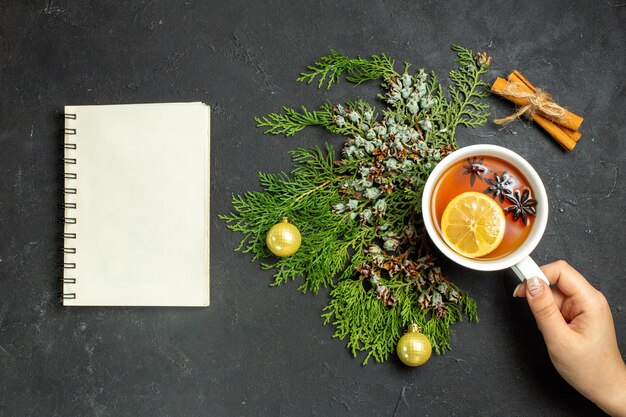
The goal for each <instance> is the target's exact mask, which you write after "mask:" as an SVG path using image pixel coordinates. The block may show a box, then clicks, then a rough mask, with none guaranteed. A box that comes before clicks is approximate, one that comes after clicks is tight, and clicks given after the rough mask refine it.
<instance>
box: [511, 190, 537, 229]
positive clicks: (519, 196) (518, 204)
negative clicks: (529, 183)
mask: <svg viewBox="0 0 626 417" xmlns="http://www.w3.org/2000/svg"><path fill="white" fill-rule="evenodd" d="M506 199H507V200H509V201H510V202H511V203H512V204H513V205H512V206H509V207H507V208H505V209H504V212H505V213H513V220H517V219H519V218H520V217H521V218H522V221H523V222H524V224H528V216H536V215H537V209H536V207H537V200H535V199H532V198H530V190H529V189H528V188H524V192H523V193H520V192H519V190H515V192H514V193H513V194H512V195H507V196H506Z"/></svg>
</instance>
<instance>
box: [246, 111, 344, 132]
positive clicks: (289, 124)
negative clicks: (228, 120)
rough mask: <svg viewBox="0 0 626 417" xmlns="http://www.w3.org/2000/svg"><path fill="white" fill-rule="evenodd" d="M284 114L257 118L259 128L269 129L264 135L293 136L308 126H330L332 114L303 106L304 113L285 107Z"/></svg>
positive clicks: (272, 114)
mask: <svg viewBox="0 0 626 417" xmlns="http://www.w3.org/2000/svg"><path fill="white" fill-rule="evenodd" d="M282 109H283V111H284V114H279V113H270V114H268V115H267V116H264V117H255V118H254V120H255V122H256V125H257V127H267V129H266V130H265V131H264V132H263V133H268V134H272V135H285V136H293V135H295V134H296V133H297V132H299V131H301V130H302V129H304V128H305V127H307V126H330V125H331V124H332V122H333V119H332V114H331V113H330V112H329V111H328V110H326V109H323V108H322V110H320V111H313V112H311V111H308V110H307V109H306V108H305V107H304V106H302V112H301V113H299V112H298V111H297V110H294V109H292V108H289V107H286V106H283V108H282Z"/></svg>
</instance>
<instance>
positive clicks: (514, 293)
mask: <svg viewBox="0 0 626 417" xmlns="http://www.w3.org/2000/svg"><path fill="white" fill-rule="evenodd" d="M521 286H522V284H517V287H515V289H514V290H513V297H517V290H519V288H520V287H521Z"/></svg>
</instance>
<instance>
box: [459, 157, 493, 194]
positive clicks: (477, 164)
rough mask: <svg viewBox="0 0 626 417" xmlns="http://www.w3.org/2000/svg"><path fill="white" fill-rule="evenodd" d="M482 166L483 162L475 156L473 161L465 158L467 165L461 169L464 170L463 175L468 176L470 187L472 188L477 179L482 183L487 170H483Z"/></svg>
mask: <svg viewBox="0 0 626 417" xmlns="http://www.w3.org/2000/svg"><path fill="white" fill-rule="evenodd" d="M482 164H483V160H482V159H478V157H477V156H475V157H474V158H473V159H470V158H467V165H463V168H465V171H464V172H463V174H465V175H469V176H470V185H471V186H472V187H473V186H474V181H476V178H479V179H480V180H481V181H482V180H483V174H486V173H487V172H488V171H487V168H485V167H484V166H483V165H482Z"/></svg>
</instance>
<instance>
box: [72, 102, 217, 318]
mask: <svg viewBox="0 0 626 417" xmlns="http://www.w3.org/2000/svg"><path fill="white" fill-rule="evenodd" d="M65 113H66V114H76V119H66V123H65V127H66V129H67V128H69V129H75V130H76V134H75V135H69V134H66V135H65V141H66V143H76V149H75V150H72V149H66V151H65V152H66V154H65V156H66V158H67V157H70V158H75V159H76V164H75V165H69V164H66V165H65V167H66V172H75V173H76V174H77V178H76V179H67V178H66V180H65V186H66V187H70V188H75V189H76V194H74V195H72V194H66V199H65V201H66V202H68V201H69V202H75V203H76V208H75V209H68V208H66V209H65V216H66V217H71V218H75V219H76V224H66V225H65V232H66V233H68V232H69V233H75V234H76V238H75V239H67V238H66V239H64V247H66V248H67V247H71V248H76V253H75V254H71V253H65V254H64V262H65V263H70V264H71V263H74V264H75V269H64V277H65V278H75V279H76V283H73V284H72V283H65V284H64V288H63V292H64V293H65V294H75V298H74V299H71V298H69V299H64V305H82V306H88V305H100V306H114V305H119V306H207V305H209V207H210V206H209V175H210V167H209V152H210V143H209V134H210V109H209V107H208V106H206V105H204V104H202V103H164V104H133V105H105V106H66V107H65ZM66 281H67V280H66Z"/></svg>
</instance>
